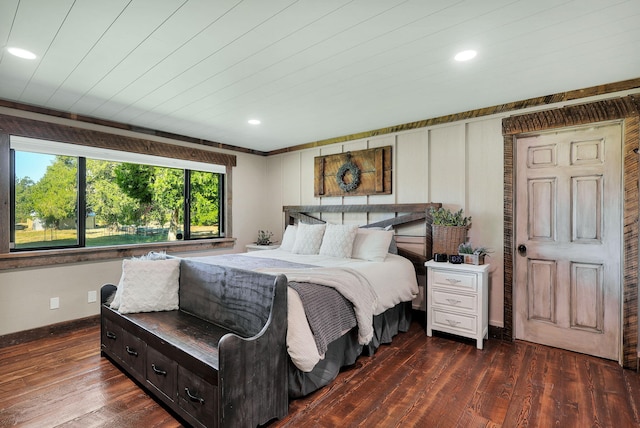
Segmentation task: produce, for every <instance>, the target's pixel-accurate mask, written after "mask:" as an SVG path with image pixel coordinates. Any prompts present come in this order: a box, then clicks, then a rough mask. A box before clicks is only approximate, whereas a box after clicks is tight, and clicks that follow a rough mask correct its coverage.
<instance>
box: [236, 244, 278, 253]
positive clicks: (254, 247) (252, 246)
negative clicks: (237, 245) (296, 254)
mask: <svg viewBox="0 0 640 428" xmlns="http://www.w3.org/2000/svg"><path fill="white" fill-rule="evenodd" d="M244 247H245V248H246V249H247V252H249V251H262V250H275V249H276V248H280V245H273V244H272V245H258V244H247V245H245V246H244Z"/></svg>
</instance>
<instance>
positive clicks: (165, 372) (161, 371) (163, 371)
mask: <svg viewBox="0 0 640 428" xmlns="http://www.w3.org/2000/svg"><path fill="white" fill-rule="evenodd" d="M151 368H152V369H153V372H154V373H155V374H158V375H162V376H166V375H167V371H166V370H162V369H159V368H157V367H156V365H155V364H151Z"/></svg>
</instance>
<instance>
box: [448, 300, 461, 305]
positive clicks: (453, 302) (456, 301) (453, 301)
mask: <svg viewBox="0 0 640 428" xmlns="http://www.w3.org/2000/svg"><path fill="white" fill-rule="evenodd" d="M447 302H449V304H450V305H457V304H458V303H462V300H457V299H447Z"/></svg>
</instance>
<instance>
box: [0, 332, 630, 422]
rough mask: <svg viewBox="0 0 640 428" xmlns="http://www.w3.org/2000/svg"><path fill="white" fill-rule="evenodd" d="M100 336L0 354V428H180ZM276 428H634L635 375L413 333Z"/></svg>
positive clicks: (548, 352) (586, 361) (556, 354)
mask: <svg viewBox="0 0 640 428" xmlns="http://www.w3.org/2000/svg"><path fill="white" fill-rule="evenodd" d="M99 336H100V332H99V327H98V326H97V325H96V326H90V327H86V328H81V329H78V330H77V331H75V332H73V333H65V334H58V335H56V336H55V337H54V336H52V337H50V338H47V339H39V340H35V341H32V342H28V343H23V344H19V345H13V346H8V347H5V348H1V349H0V427H7V426H32V427H57V426H65V427H83V428H85V427H177V426H181V422H180V421H177V420H176V419H174V417H173V416H172V415H171V414H169V413H168V412H167V411H166V410H165V409H164V408H163V407H161V406H160V405H158V404H157V403H156V402H155V401H154V400H153V399H151V398H149V397H148V396H147V395H146V394H145V393H144V392H143V391H142V390H141V389H140V388H138V387H137V386H136V384H135V383H134V382H133V381H131V380H130V379H129V378H127V377H126V376H125V375H123V374H122V373H121V372H120V370H118V369H117V368H115V366H114V365H113V364H112V363H111V362H110V361H109V360H107V359H105V358H101V357H100V348H99V342H100V339H99ZM268 426H269V428H275V427H300V426H305V427H351V426H367V427H373V426H376V427H394V426H423V427H436V426H439V427H485V426H487V427H489V426H490V427H495V426H504V427H527V426H529V427H552V426H555V427H615V428H624V427H637V426H640V376H639V375H638V374H636V373H634V372H631V371H628V370H623V369H622V368H620V366H618V364H616V363H614V362H611V361H605V360H601V359H598V358H593V357H588V356H584V355H580V354H574V353H571V352H567V351H562V350H558V349H554V348H548V347H545V346H539V345H533V344H529V343H522V342H514V343H510V342H501V341H498V340H493V339H492V340H489V341H486V342H485V349H484V350H482V351H479V350H477V349H476V348H475V346H474V343H473V342H471V341H465V340H459V339H454V338H449V337H432V338H428V337H426V335H425V333H424V329H423V328H422V326H421V325H419V324H418V323H414V324H413V325H412V328H411V330H410V331H409V332H408V333H404V334H400V335H399V336H397V337H396V339H395V340H394V342H393V343H392V344H391V345H386V346H383V347H382V348H380V349H379V350H378V352H377V353H376V354H375V355H374V356H373V357H361V358H360V359H359V360H358V362H357V363H356V364H355V366H354V367H352V368H350V369H349V370H345V371H344V372H342V373H341V374H340V376H339V377H338V379H336V380H335V381H334V382H333V383H332V384H331V385H329V386H328V387H326V388H323V389H321V390H320V391H317V392H316V393H314V394H312V395H311V396H309V397H306V398H304V399H299V400H293V401H291V403H290V405H289V416H287V417H286V418H285V419H283V420H281V421H273V422H271V423H270V424H268Z"/></svg>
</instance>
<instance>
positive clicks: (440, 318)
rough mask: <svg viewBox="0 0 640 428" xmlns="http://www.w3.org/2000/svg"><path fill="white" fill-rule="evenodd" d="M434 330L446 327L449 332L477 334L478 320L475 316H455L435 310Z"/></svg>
mask: <svg viewBox="0 0 640 428" xmlns="http://www.w3.org/2000/svg"><path fill="white" fill-rule="evenodd" d="M432 310H433V328H436V327H437V326H440V327H444V328H446V329H447V330H460V331H463V332H467V333H475V332H476V325H477V323H476V320H477V318H476V317H475V316H473V315H462V314H453V313H451V312H446V311H440V310H438V309H435V308H433V309H432Z"/></svg>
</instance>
